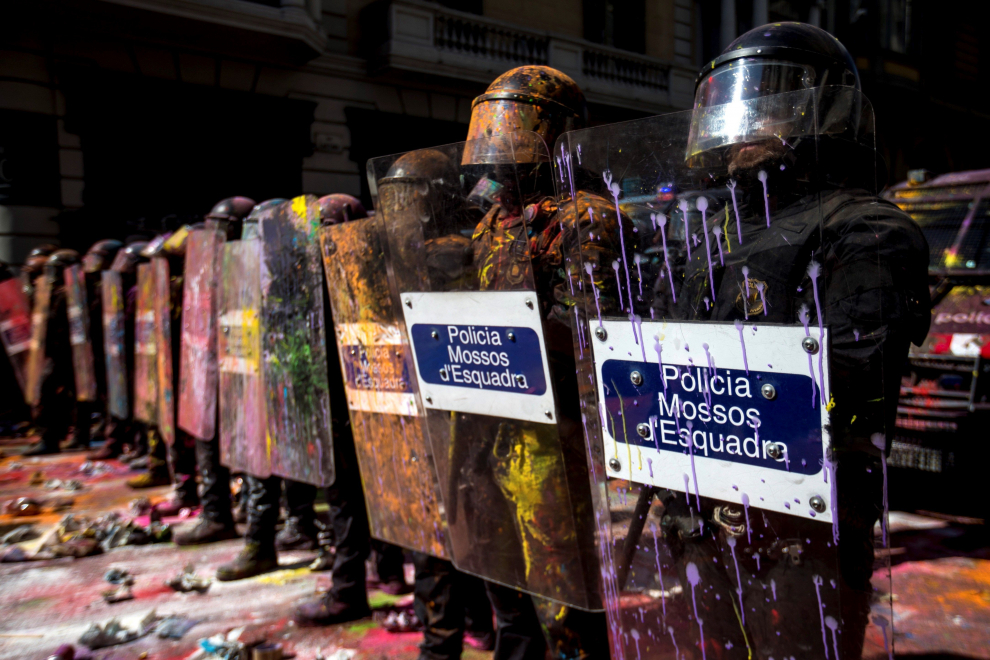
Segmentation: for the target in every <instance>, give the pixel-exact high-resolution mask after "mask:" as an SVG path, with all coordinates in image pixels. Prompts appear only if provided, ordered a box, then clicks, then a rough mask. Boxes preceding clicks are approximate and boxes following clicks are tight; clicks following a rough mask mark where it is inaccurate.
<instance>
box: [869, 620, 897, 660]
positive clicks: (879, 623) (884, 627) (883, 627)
mask: <svg viewBox="0 0 990 660" xmlns="http://www.w3.org/2000/svg"><path fill="white" fill-rule="evenodd" d="M873 623H874V624H876V625H877V626H879V628H880V630H882V631H883V650H884V651H886V652H887V659H888V660H894V649H892V648H891V647H890V640H889V639H888V638H887V626H889V625H890V621H887V619H885V618H883V617H882V616H875V617H873Z"/></svg>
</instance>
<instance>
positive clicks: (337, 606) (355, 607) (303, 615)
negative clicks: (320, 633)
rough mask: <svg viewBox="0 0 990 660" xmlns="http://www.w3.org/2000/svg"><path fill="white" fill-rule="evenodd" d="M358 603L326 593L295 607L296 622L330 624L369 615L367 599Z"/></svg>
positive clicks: (314, 624)
mask: <svg viewBox="0 0 990 660" xmlns="http://www.w3.org/2000/svg"><path fill="white" fill-rule="evenodd" d="M362 600H363V602H359V603H345V602H342V601H340V600H337V599H335V598H334V597H333V595H332V594H330V593H327V594H324V595H323V596H321V597H320V598H318V599H316V600H311V601H309V602H306V603H303V604H302V605H300V606H299V607H297V608H296V616H295V619H296V623H298V624H299V625H303V626H330V625H333V624H336V623H346V622H347V621H355V620H357V619H363V618H364V617H366V616H371V608H370V607H368V601H367V599H362Z"/></svg>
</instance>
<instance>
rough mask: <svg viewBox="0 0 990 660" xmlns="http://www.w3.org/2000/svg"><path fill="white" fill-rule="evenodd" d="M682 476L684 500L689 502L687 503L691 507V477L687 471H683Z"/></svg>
mask: <svg viewBox="0 0 990 660" xmlns="http://www.w3.org/2000/svg"><path fill="white" fill-rule="evenodd" d="M681 476H683V477H684V501H685V502H687V505H688V506H689V507H690V506H691V477H689V476H687V473H686V472H684V473H682V474H681Z"/></svg>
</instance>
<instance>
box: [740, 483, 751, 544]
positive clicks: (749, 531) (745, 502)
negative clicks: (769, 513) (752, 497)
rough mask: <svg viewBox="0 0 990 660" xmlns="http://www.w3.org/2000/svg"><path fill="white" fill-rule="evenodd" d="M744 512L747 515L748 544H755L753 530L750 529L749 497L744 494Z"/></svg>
mask: <svg viewBox="0 0 990 660" xmlns="http://www.w3.org/2000/svg"><path fill="white" fill-rule="evenodd" d="M742 504H743V512H744V513H745V514H746V543H752V542H753V530H751V529H750V528H749V495H747V494H746V493H743V494H742Z"/></svg>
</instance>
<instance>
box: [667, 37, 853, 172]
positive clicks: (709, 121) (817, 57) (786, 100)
mask: <svg viewBox="0 0 990 660" xmlns="http://www.w3.org/2000/svg"><path fill="white" fill-rule="evenodd" d="M859 92H860V81H859V74H858V72H857V69H856V63H855V61H854V60H853V58H852V56H851V55H850V54H849V51H847V50H846V48H845V47H844V46H843V45H842V44H841V43H840V42H839V40H838V39H836V38H835V37H833V36H832V35H831V34H829V33H828V32H826V31H825V30H822V29H821V28H818V27H815V26H813V25H807V24H805V23H773V24H770V25H764V26H762V27H758V28H755V29H753V30H750V31H749V32H747V33H745V34H743V35H742V36H740V37H739V38H737V39H736V40H735V41H733V42H732V43H731V44H729V46H728V47H727V48H726V49H725V50H724V51H723V52H722V54H721V55H719V56H718V57H716V58H715V59H714V60H712V61H711V62H710V63H708V64H707V65H705V67H704V68H703V69H702V71H701V73H700V74H699V75H698V79H697V81H696V84H695V95H694V105H693V108H694V114H693V116H692V120H691V129H690V137H689V139H688V148H687V154H686V157H687V160H688V163H689V164H690V165H692V166H702V165H705V164H707V163H711V162H712V159H713V158H714V159H723V158H728V159H732V158H740V159H741V161H745V160H747V158H746V157H740V152H741V151H745V150H746V149H747V148H750V151H754V150H755V149H754V148H753V147H754V146H755V145H757V144H760V143H763V144H764V145H765V146H766V149H767V150H768V151H771V152H775V154H776V156H777V157H780V155H781V154H782V153H783V152H785V151H788V150H795V149H796V148H797V147H798V145H799V144H800V142H801V140H802V138H804V137H807V136H823V137H832V138H843V139H846V140H849V141H852V142H857V141H858V140H859V139H860V138H861V136H860V135H858V132H859V126H860V116H861V113H862V108H861V103H862V101H861V96H860V94H859ZM754 158H758V156H754V155H752V154H750V155H748V159H749V160H753V159H754ZM731 169H733V168H732V166H731V165H730V170H731Z"/></svg>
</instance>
